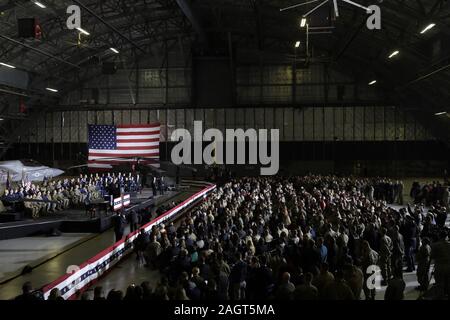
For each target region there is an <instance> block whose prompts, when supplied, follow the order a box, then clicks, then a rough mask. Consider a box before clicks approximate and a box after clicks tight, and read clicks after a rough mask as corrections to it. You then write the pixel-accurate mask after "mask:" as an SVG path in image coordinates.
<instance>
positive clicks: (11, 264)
mask: <svg viewBox="0 0 450 320" xmlns="http://www.w3.org/2000/svg"><path fill="white" fill-rule="evenodd" d="M93 236H94V235H93V234H90V233H63V234H62V235H61V236H60V237H45V236H41V237H26V238H18V239H9V240H1V241H0V283H3V282H5V281H7V280H8V279H11V278H12V277H14V276H17V275H18V274H20V273H21V271H22V269H23V268H24V267H25V266H27V265H28V266H31V267H35V266H37V265H38V264H40V263H42V262H44V261H46V260H48V259H51V258H53V257H55V256H57V255H58V254H60V253H61V252H63V251H65V250H68V249H70V248H71V247H74V246H76V245H77V244H78V243H80V242H82V241H85V240H87V239H89V238H91V237H93Z"/></svg>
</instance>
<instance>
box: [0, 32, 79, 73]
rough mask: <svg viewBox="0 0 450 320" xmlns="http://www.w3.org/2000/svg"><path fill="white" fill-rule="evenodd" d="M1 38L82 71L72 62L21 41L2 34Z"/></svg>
mask: <svg viewBox="0 0 450 320" xmlns="http://www.w3.org/2000/svg"><path fill="white" fill-rule="evenodd" d="M0 38H3V39H5V40H7V41H9V42H12V43H14V44H17V45H19V46H22V47H24V48H27V49H29V50H31V51H34V52H36V53H39V54H41V55H44V56H47V57H49V58H51V59H55V60H58V61H59V62H62V63H64V64H67V65H68V66H71V67H72V68H76V69H80V67H79V66H77V65H76V64H73V63H70V62H68V61H66V60H64V59H61V58H59V57H57V56H54V55H52V54H50V53H48V52H45V51H43V50H40V49H37V48H33V47H32V46H29V45H28V44H26V43H22V42H20V41H17V40H14V39H12V38H10V37H7V36H4V35H2V34H0Z"/></svg>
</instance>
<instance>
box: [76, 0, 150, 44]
mask: <svg viewBox="0 0 450 320" xmlns="http://www.w3.org/2000/svg"><path fill="white" fill-rule="evenodd" d="M73 2H75V3H76V4H78V5H79V6H80V7H82V8H83V9H84V10H86V11H87V12H89V14H91V15H92V16H93V17H95V18H96V19H97V20H98V21H100V22H101V23H103V24H104V25H105V26H106V27H108V28H109V29H111V30H112V31H114V32H115V33H117V34H118V35H119V36H120V37H121V38H122V39H124V40H125V41H127V42H129V43H130V44H131V45H133V46H134V47H135V48H136V49H138V50H139V51H141V52H143V53H146V51H145V50H144V49H143V48H142V47H140V46H138V45H137V44H136V43H135V42H134V41H133V40H131V39H129V38H128V37H127V36H125V35H124V34H123V33H122V32H120V31H119V30H117V29H116V28H115V27H114V26H113V25H111V24H110V23H109V22H107V21H105V20H104V19H103V18H102V17H100V16H99V15H97V14H96V13H95V12H94V11H92V10H91V9H89V8H88V7H87V6H86V5H84V4H83V3H81V2H80V1H78V0H73Z"/></svg>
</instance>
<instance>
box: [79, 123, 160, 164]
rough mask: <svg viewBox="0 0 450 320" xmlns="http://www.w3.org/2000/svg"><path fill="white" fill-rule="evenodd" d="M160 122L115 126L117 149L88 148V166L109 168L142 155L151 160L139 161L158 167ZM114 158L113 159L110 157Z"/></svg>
mask: <svg viewBox="0 0 450 320" xmlns="http://www.w3.org/2000/svg"><path fill="white" fill-rule="evenodd" d="M160 127H161V126H160V124H159V123H154V124H138V125H118V126H116V140H117V149H115V150H96V149H89V156H88V167H89V168H108V169H110V168H111V165H114V164H116V165H117V164H120V163H124V162H130V159H128V158H134V157H136V158H137V157H144V158H153V159H155V162H154V163H152V161H151V160H148V161H140V163H142V164H151V165H152V166H154V167H159V161H157V160H159V142H160ZM111 158H114V159H111Z"/></svg>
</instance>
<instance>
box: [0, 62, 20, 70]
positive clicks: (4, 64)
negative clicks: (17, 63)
mask: <svg viewBox="0 0 450 320" xmlns="http://www.w3.org/2000/svg"><path fill="white" fill-rule="evenodd" d="M0 65H2V66H4V67H7V68H11V69H15V68H16V67H14V66H13V65H10V64H7V63H4V62H0Z"/></svg>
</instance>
